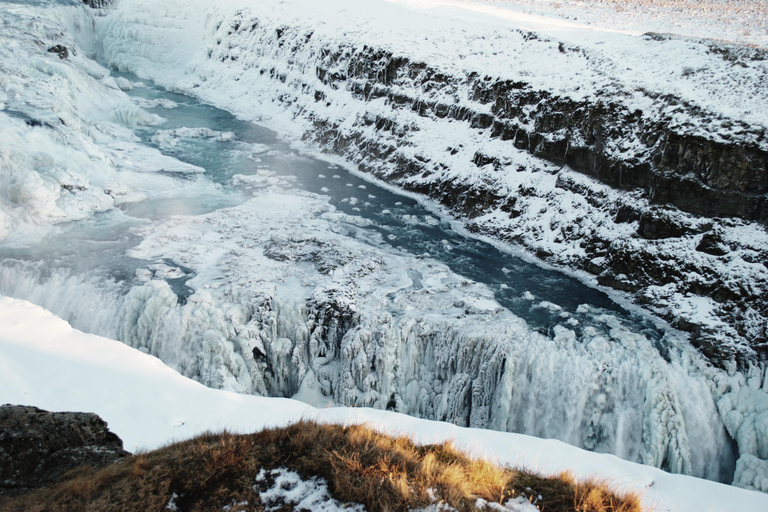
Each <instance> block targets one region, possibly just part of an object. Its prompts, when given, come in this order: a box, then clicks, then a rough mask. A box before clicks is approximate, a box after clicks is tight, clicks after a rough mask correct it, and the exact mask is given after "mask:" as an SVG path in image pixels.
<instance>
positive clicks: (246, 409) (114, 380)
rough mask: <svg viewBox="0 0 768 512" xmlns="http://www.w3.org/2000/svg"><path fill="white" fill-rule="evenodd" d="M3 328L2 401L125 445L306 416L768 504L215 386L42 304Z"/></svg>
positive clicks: (408, 421)
mask: <svg viewBox="0 0 768 512" xmlns="http://www.w3.org/2000/svg"><path fill="white" fill-rule="evenodd" d="M0 325H2V326H3V329H2V331H0V403H16V404H26V405H33V406H36V407H41V408H44V409H48V410H52V411H89V412H95V413H96V414H99V415H100V416H101V417H102V418H104V419H105V420H106V421H107V422H108V423H109V427H110V429H111V430H113V431H114V432H115V433H116V434H117V435H119V436H120V437H121V438H122V439H123V440H124V442H125V446H126V449H128V450H130V451H135V450H138V449H152V448H157V447H160V446H163V445H165V444H166V443H168V442H171V441H175V440H182V439H188V438H190V437H192V436H194V435H196V434H200V433H203V432H206V431H208V430H214V431H215V430H221V429H224V428H226V429H227V430H229V431H230V432H254V431H258V430H260V429H263V428H265V427H274V426H281V425H287V424H289V423H292V422H296V421H298V420H300V419H302V418H304V419H317V420H319V421H327V422H334V423H341V424H353V423H367V424H369V425H371V426H373V427H374V428H376V429H377V430H380V431H382V432H387V433H390V434H403V435H408V436H410V437H411V438H413V439H414V440H415V441H416V442H419V443H439V442H442V441H445V440H453V441H454V442H455V443H456V445H457V446H458V447H460V448H462V449H466V450H468V451H469V452H470V453H471V454H473V455H475V456H482V457H487V458H490V459H491V460H494V461H496V462H498V463H501V464H511V465H517V466H522V467H525V468H527V469H531V470H536V471H540V472H542V473H545V474H546V473H557V472H560V471H565V470H571V471H573V472H574V474H575V475H576V476H577V477H578V478H587V477H597V478H601V479H607V480H608V481H609V482H611V483H612V484H613V485H615V486H616V487H617V488H618V489H620V490H635V491H638V492H639V493H640V495H641V499H642V501H643V503H644V505H645V506H646V507H648V508H649V509H653V510H657V511H659V512H666V511H670V512H672V511H674V512H687V511H690V512H700V511H701V510H707V511H721V510H722V511H727V510H765V509H766V508H768V495H765V494H761V493H757V492H753V491H746V490H742V489H738V488H736V487H733V486H727V485H722V484H717V483H714V482H710V481H705V480H699V479H696V478H692V477H686V476H682V475H673V474H669V473H665V472H663V471H660V470H658V469H655V468H652V467H649V466H643V465H639V464H634V463H631V462H627V461H624V460H621V459H618V458H617V457H614V456H612V455H606V454H597V453H592V452H587V451H584V450H580V449H578V448H575V447H573V446H569V445H566V444H564V443H561V442H559V441H554V440H547V439H537V438H534V437H529V436H525V435H520V434H509V433H502V432H494V431H490V430H479V429H470V428H463V427H458V426H456V425H451V424H449V423H441V422H434V421H427V420H422V419H417V418H413V417H410V416H405V415H402V414H397V413H392V412H387V411H379V410H373V409H367V408H329V409H314V408H312V407H310V406H308V405H306V404H303V403H300V402H297V401H294V400H289V399H280V398H263V397H256V396H248V395H241V394H236V393H232V392H228V391H219V390H213V389H210V388H207V387H205V386H203V385H201V384H199V383H197V382H194V381H192V380H189V379H187V378H184V377H182V376H181V375H179V374H178V373H176V372H174V371H173V370H171V369H170V368H168V367H167V366H165V365H164V364H163V363H161V362H160V361H159V360H158V359H156V358H154V357H152V356H149V355H146V354H142V353H141V352H139V351H137V350H134V349H131V348H130V347H128V346H126V345H125V344H122V343H119V342H116V341H113V340H109V339H106V338H100V337H98V336H94V335H89V334H84V333H82V332H79V331H77V330H74V329H72V328H71V327H70V326H69V325H68V324H67V323H66V322H64V321H62V320H60V319H59V318H56V317H55V316H53V315H52V314H50V313H48V312H46V311H45V310H43V309H42V308H40V307H38V306H35V305H32V304H30V303H28V302H25V301H21V300H17V299H10V298H5V297H3V298H0ZM750 474H751V475H754V473H750ZM254 477H256V475H254ZM296 485H297V486H299V485H301V484H300V483H299V482H296ZM510 508H512V507H510ZM512 510H515V509H514V508H512ZM516 512H517V511H516Z"/></svg>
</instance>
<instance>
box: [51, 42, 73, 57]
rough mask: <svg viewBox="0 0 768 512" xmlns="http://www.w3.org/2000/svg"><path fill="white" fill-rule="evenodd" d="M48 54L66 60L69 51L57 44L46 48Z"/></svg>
mask: <svg viewBox="0 0 768 512" xmlns="http://www.w3.org/2000/svg"><path fill="white" fill-rule="evenodd" d="M48 52H50V53H55V54H56V55H58V56H59V58H60V59H66V58H67V57H69V50H67V47H66V46H62V45H60V44H57V45H56V46H51V47H50V48H48Z"/></svg>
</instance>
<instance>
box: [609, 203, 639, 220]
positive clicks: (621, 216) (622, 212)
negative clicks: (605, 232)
mask: <svg viewBox="0 0 768 512" xmlns="http://www.w3.org/2000/svg"><path fill="white" fill-rule="evenodd" d="M636 220H640V213H638V211H637V210H635V209H634V208H631V207H629V206H627V205H623V206H620V207H619V210H618V211H617V212H616V217H614V219H613V222H615V223H616V224H623V223H625V222H634V221H636Z"/></svg>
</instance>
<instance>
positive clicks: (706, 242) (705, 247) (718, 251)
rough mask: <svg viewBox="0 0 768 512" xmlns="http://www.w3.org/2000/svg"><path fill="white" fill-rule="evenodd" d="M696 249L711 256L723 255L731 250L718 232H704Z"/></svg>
mask: <svg viewBox="0 0 768 512" xmlns="http://www.w3.org/2000/svg"><path fill="white" fill-rule="evenodd" d="M696 250H697V251H699V252H703V253H706V254H711V255H712V256H725V255H726V254H728V253H729V252H731V250H730V248H729V247H728V246H727V245H725V244H724V243H723V241H722V240H721V239H720V236H719V235H718V233H713V232H710V233H706V234H705V235H704V236H703V237H702V238H701V242H699V245H697V246H696Z"/></svg>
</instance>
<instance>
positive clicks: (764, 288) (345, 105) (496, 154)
mask: <svg viewBox="0 0 768 512" xmlns="http://www.w3.org/2000/svg"><path fill="white" fill-rule="evenodd" d="M206 29H207V30H208V31H209V34H208V40H209V41H215V44H209V45H208V46H207V47H204V48H202V50H201V51H203V52H205V54H206V55H207V58H208V62H209V64H208V66H209V67H204V66H200V68H199V69H200V77H199V78H200V83H206V82H207V83H208V84H210V83H211V82H215V84H214V85H206V87H212V88H216V87H219V85H217V84H219V83H221V84H224V83H227V82H226V80H227V79H232V80H236V81H241V83H242V82H246V83H248V84H249V87H250V88H251V90H250V91H249V92H252V93H254V91H258V95H260V96H259V97H261V98H262V99H263V101H271V102H272V103H275V104H279V105H281V107H282V108H285V109H287V110H288V111H290V112H291V113H292V115H293V116H294V119H295V120H299V121H300V122H303V123H305V126H306V131H305V134H304V138H305V140H307V141H308V142H309V143H310V144H311V145H313V146H314V147H318V146H319V147H320V148H322V149H323V150H325V151H327V152H329V153H334V154H338V155H342V156H344V157H345V158H347V159H348V160H350V161H352V162H354V163H355V164H357V166H358V168H359V169H360V170H361V171H363V172H366V173H369V174H372V175H374V176H376V177H377V178H380V179H382V180H384V181H387V182H389V183H392V184H394V185H397V186H398V187H402V188H404V189H407V190H410V191H414V192H418V193H422V194H425V195H427V196H429V197H430V198H432V199H434V200H436V201H439V202H440V203H442V204H443V205H445V206H446V207H448V208H449V209H450V210H451V211H453V212H454V213H455V214H456V215H457V216H458V217H460V218H463V219H465V220H466V221H467V224H468V228H469V229H470V230H472V231H475V232H478V233H482V234H486V235H490V236H493V237H495V238H498V239H501V240H505V241H510V242H512V243H515V244H519V245H522V246H523V247H525V248H526V249H528V250H529V251H530V252H532V253H533V254H535V255H536V256H538V257H540V258H542V259H544V260H546V261H548V262H550V263H553V264H556V265H560V266H563V267H567V268H571V269H578V270H584V271H586V272H589V273H591V274H593V275H594V276H595V279H596V281H597V282H598V283H599V284H601V285H604V286H609V287H613V288H616V289H618V290H621V291H624V292H628V293H630V294H633V295H634V299H635V300H636V302H638V303H640V304H644V305H646V306H647V307H648V308H649V309H651V310H653V311H654V313H656V314H658V315H659V316H661V317H663V318H665V319H667V320H668V321H669V322H670V323H672V325H674V326H675V327H678V328H680V329H683V330H686V331H688V332H690V333H691V334H692V339H693V341H694V343H695V344H696V345H697V346H699V347H701V349H702V352H703V353H704V354H705V355H707V356H708V357H709V358H710V359H711V361H712V362H713V363H714V364H715V365H717V366H719V367H722V368H726V369H728V370H729V371H733V370H736V369H737V368H738V369H741V370H746V369H748V368H749V367H750V366H751V365H754V364H758V365H759V366H760V367H761V369H762V371H765V366H766V361H767V360H768V302H766V300H765V297H768V233H766V229H765V226H766V224H768V195H767V194H768V130H767V129H766V127H765V126H764V125H763V124H761V123H760V122H751V123H750V122H745V121H743V120H740V119H737V118H734V117H727V116H725V115H724V114H723V113H722V112H714V111H708V110H707V109H706V108H702V107H701V106H698V105H695V104H692V103H691V102H690V101H689V100H687V99H685V98H684V97H678V96H674V95H671V94H668V93H665V92H664V91H654V90H646V89H642V88H632V87H629V86H627V87H625V86H623V85H621V81H620V77H618V76H617V80H616V81H615V83H612V84H611V87H610V88H605V89H603V90H600V91H598V92H596V93H595V94H593V95H589V96H583V97H580V98H575V97H570V96H568V95H567V94H562V93H558V92H556V91H550V90H546V89H545V86H542V84H540V83H535V80H533V79H527V78H526V76H527V75H521V77H520V79H516V80H510V79H508V78H505V77H500V76H491V75H487V74H484V73H485V72H481V71H477V72H475V71H471V70H466V69H464V70H462V69H457V68H455V67H454V68H451V69H444V67H441V66H439V65H434V64H433V63H431V62H425V61H420V60H417V59H415V58H413V57H411V56H408V55H401V54H398V53H396V52H392V51H390V50H388V49H385V48H381V47H377V46H375V45H364V44H362V43H361V42H360V41H357V42H354V43H350V42H345V41H340V40H332V39H328V38H327V37H326V38H324V36H323V35H319V34H318V33H317V31H313V29H312V28H311V27H309V26H306V27H305V26H301V25H300V24H299V25H296V26H290V25H289V26H286V25H285V24H284V23H281V22H280V20H273V19H269V18H266V17H263V16H260V15H259V14H258V13H249V12H248V11H239V12H237V13H235V14H217V15H216V16H213V17H211V18H210V19H209V21H208V24H207V27H206ZM510 37H512V36H510ZM515 37H517V38H518V39H520V41H519V42H520V44H521V45H522V47H524V48H528V49H529V50H530V51H531V52H540V53H541V54H542V55H546V58H548V59H553V61H554V60H555V59H558V58H568V59H579V58H582V57H583V56H585V55H586V56H587V57H586V58H587V59H588V60H589V58H592V57H593V55H591V53H590V52H591V50H587V49H584V48H579V47H576V46H569V45H566V44H563V43H559V44H558V43H557V42H556V41H551V40H547V39H545V38H542V37H539V36H537V35H536V34H531V33H527V32H520V34H516V35H515ZM669 39H670V37H669V36H661V35H655V34H648V35H646V36H645V38H644V40H645V42H644V43H643V44H647V45H648V47H649V48H652V47H653V45H664V44H666V43H668V42H669ZM691 44H692V45H698V47H699V48H700V50H699V51H700V52H701V53H703V54H706V55H708V57H707V58H708V59H710V60H711V62H712V64H713V65H722V62H726V65H727V66H732V68H733V70H734V73H737V72H738V71H737V70H738V69H743V68H744V67H745V66H746V67H750V66H756V67H759V68H760V69H762V68H763V67H764V62H765V61H766V60H767V59H768V54H766V52H765V51H763V50H759V49H745V48H735V47H730V46H727V45H722V46H718V45H717V44H715V43H712V42H705V41H704V42H702V41H695V42H691ZM543 58H544V57H543ZM115 62H116V63H117V65H118V67H119V66H120V64H121V62H122V61H120V60H115ZM223 69H225V70H226V71H225V72H222V70H223ZM222 74H226V75H227V76H226V77H224V78H222V77H221V75H222ZM222 87H223V86H222ZM234 101H237V100H236V99H235V100H234ZM234 101H233V102H234ZM638 105H639V106H642V107H643V108H638Z"/></svg>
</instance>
